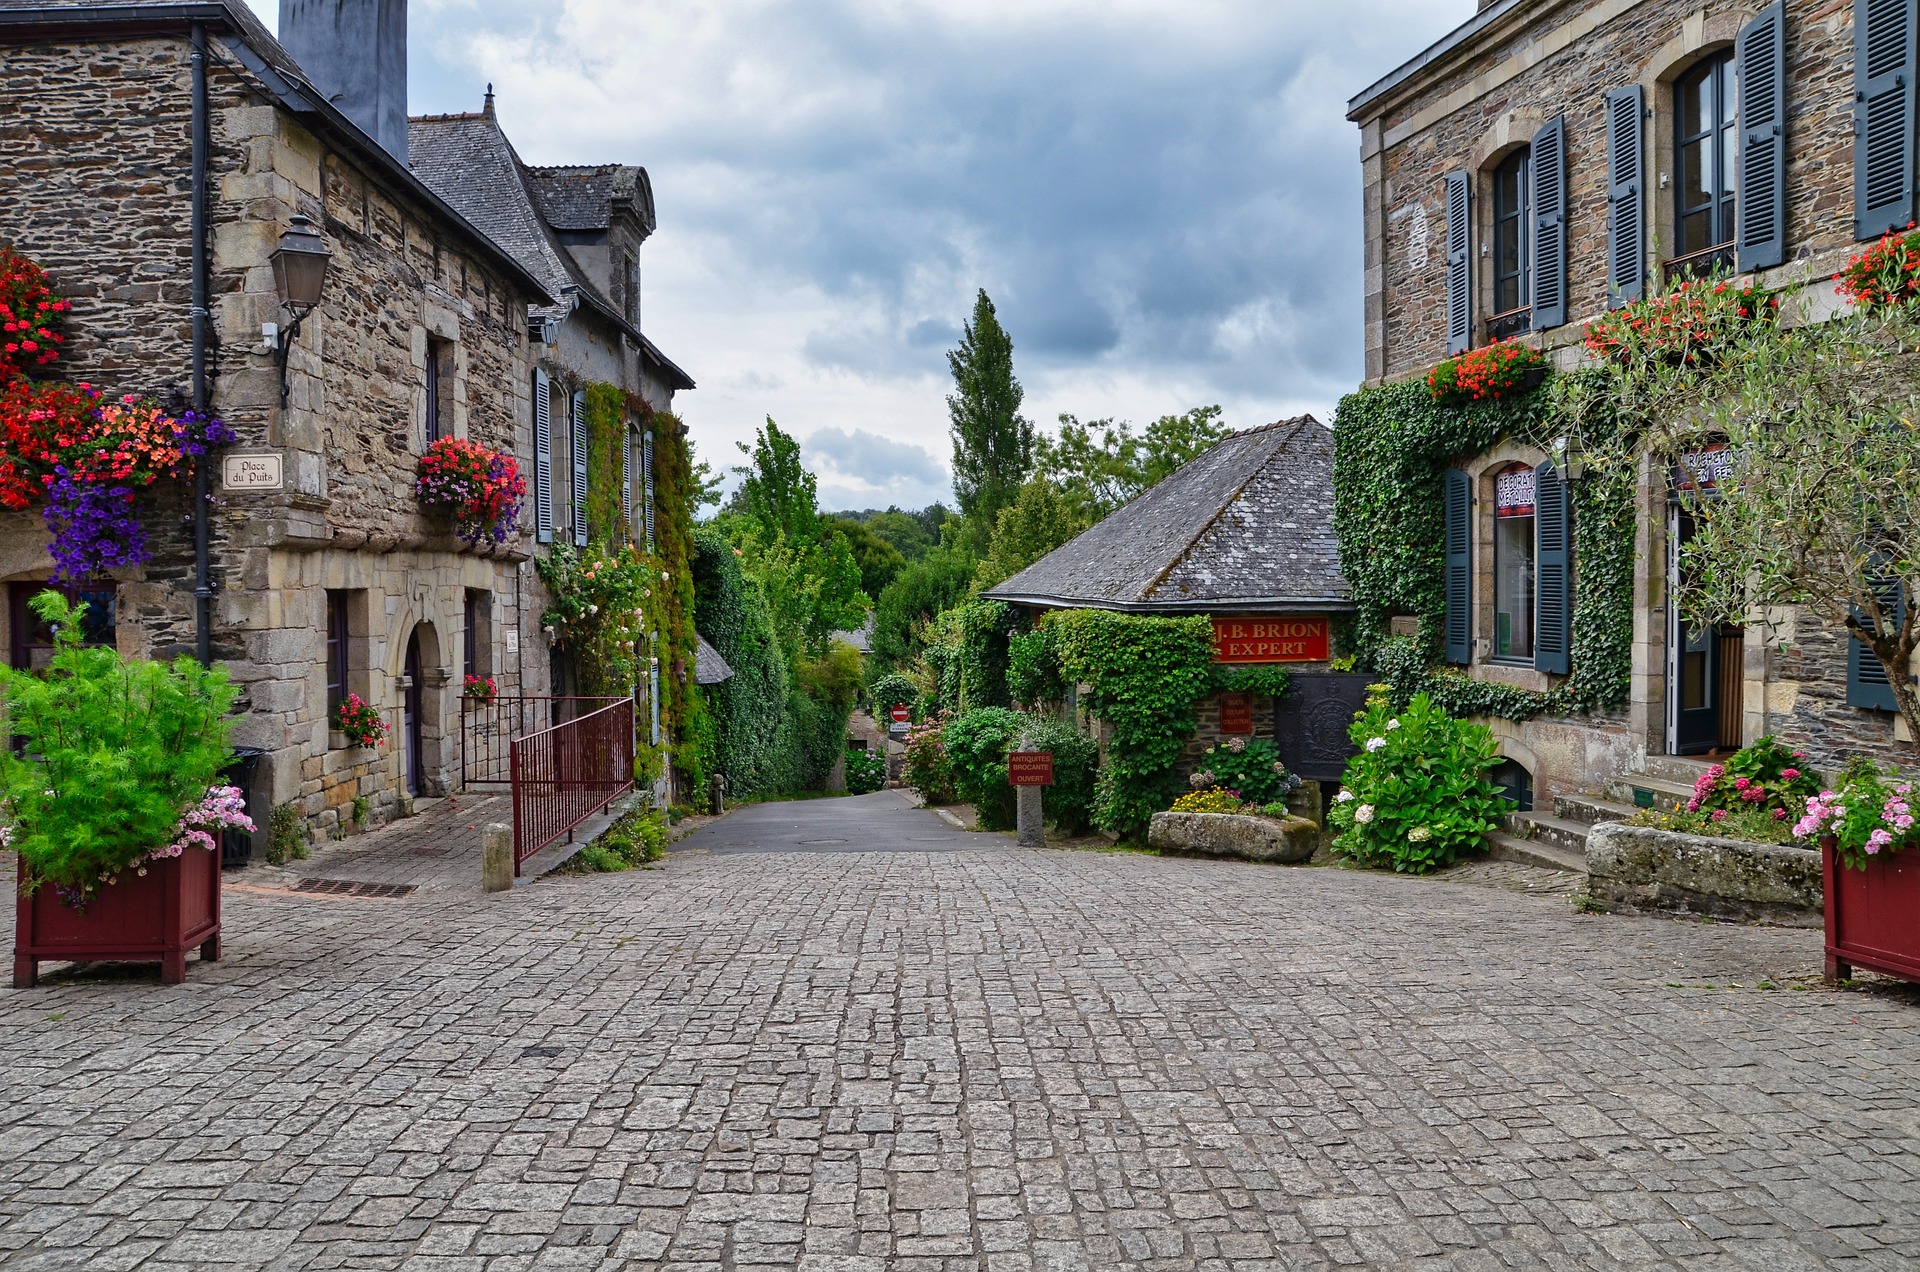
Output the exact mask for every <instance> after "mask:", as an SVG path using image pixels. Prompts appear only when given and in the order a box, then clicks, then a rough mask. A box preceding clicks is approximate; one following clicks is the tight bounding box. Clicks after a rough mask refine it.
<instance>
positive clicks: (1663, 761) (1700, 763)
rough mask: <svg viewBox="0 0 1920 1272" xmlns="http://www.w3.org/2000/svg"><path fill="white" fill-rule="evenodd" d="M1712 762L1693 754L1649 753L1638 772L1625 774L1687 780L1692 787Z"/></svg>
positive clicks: (1672, 780)
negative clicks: (1642, 774)
mask: <svg viewBox="0 0 1920 1272" xmlns="http://www.w3.org/2000/svg"><path fill="white" fill-rule="evenodd" d="M1712 763H1713V761H1712V760H1703V759H1700V758H1699V757H1698V756H1693V755H1649V756H1648V757H1647V758H1646V762H1645V763H1644V764H1642V765H1641V766H1640V770H1639V772H1638V773H1627V774H1624V776H1626V777H1629V778H1631V777H1637V776H1639V775H1640V774H1641V773H1644V774H1645V775H1646V776H1648V777H1659V778H1665V779H1666V780H1667V781H1670V782H1685V783H1686V784H1687V785H1688V786H1689V787H1691V786H1692V785H1693V784H1694V783H1695V782H1697V781H1699V780H1700V775H1701V774H1702V773H1704V772H1706V771H1707V768H1708V766H1710V765H1711V764H1712Z"/></svg>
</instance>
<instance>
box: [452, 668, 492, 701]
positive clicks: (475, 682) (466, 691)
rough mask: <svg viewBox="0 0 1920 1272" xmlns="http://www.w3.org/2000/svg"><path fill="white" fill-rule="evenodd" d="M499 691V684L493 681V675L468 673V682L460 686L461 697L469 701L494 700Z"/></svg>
mask: <svg viewBox="0 0 1920 1272" xmlns="http://www.w3.org/2000/svg"><path fill="white" fill-rule="evenodd" d="M499 692H500V690H499V686H497V685H495V684H494V683H493V677H492V676H476V675H473V674H472V673H468V675H467V679H466V683H465V684H463V685H461V686H460V695H461V697H463V698H466V699H467V700H468V701H469V702H492V701H493V700H494V698H495V697H497V696H499Z"/></svg>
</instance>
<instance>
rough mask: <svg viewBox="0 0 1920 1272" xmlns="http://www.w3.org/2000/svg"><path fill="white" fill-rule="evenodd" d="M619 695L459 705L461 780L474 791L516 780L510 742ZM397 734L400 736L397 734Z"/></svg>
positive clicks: (549, 727) (503, 699) (562, 722)
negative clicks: (478, 788) (509, 747)
mask: <svg viewBox="0 0 1920 1272" xmlns="http://www.w3.org/2000/svg"><path fill="white" fill-rule="evenodd" d="M619 701H620V699H618V698H495V699H494V700H493V701H492V702H474V701H472V700H471V699H467V700H463V701H462V702H461V704H460V708H461V709H460V781H461V785H462V786H464V787H466V788H467V789H469V790H471V789H474V788H476V787H484V786H506V785H509V784H510V783H511V782H512V781H513V772H512V768H511V758H512V757H511V756H510V754H509V752H508V744H509V743H511V742H512V741H513V740H514V739H515V738H523V737H525V736H527V735H528V734H529V733H538V732H540V731H541V730H542V729H551V728H552V727H553V726H554V725H556V724H565V723H566V722H567V721H568V720H571V719H574V718H575V717H576V716H583V715H585V714H587V712H589V711H597V710H599V709H600V708H601V707H604V706H606V705H607V704H608V703H612V702H619ZM395 736H396V737H397V736H399V735H398V734H397V733H396V734H395Z"/></svg>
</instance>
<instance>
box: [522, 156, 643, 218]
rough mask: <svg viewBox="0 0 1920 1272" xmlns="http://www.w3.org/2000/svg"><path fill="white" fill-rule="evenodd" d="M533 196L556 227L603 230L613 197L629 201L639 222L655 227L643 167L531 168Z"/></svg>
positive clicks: (613, 165) (600, 165)
mask: <svg viewBox="0 0 1920 1272" xmlns="http://www.w3.org/2000/svg"><path fill="white" fill-rule="evenodd" d="M528 173H529V175H530V177H531V178H532V184H533V192H534V197H535V198H536V199H538V200H539V201H540V211H541V212H542V213H544V214H545V216H546V218H547V224H549V225H551V226H553V228H554V229H556V230H604V229H606V228H607V227H608V225H609V224H610V223H611V222H612V219H613V205H614V203H615V202H616V201H624V202H631V203H632V204H633V205H634V211H635V212H636V213H637V214H638V215H639V217H640V221H641V224H642V226H643V227H644V228H645V230H646V232H647V233H649V234H651V233H653V230H654V216H653V183H652V182H651V181H649V180H648V179H647V170H646V169H645V168H635V167H630V166H628V165H626V164H619V163H603V164H591V165H565V166H561V167H554V168H530V169H528Z"/></svg>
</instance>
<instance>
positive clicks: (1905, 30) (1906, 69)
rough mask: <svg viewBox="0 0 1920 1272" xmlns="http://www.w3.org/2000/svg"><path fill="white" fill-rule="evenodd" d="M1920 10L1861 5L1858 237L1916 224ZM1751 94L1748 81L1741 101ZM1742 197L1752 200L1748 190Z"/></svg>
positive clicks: (1873, 1) (1886, 2) (1894, 4)
mask: <svg viewBox="0 0 1920 1272" xmlns="http://www.w3.org/2000/svg"><path fill="white" fill-rule="evenodd" d="M1778 7H1779V6H1777V5H1776V6H1775V8H1776V9H1777V8H1778ZM1916 11H1920V4H1916V0H1854V3H1853V100H1854V107H1853V219H1854V224H1853V234H1854V237H1855V238H1862V239H1870V238H1878V237H1879V236H1880V235H1882V234H1884V233H1886V232H1887V231H1888V230H1902V229H1905V228H1906V227H1907V223H1908V222H1910V221H1912V220H1913V101H1914V98H1913V76H1914V69H1915V67H1914V47H1915V42H1916V30H1915V27H1916V23H1915V14H1916ZM1768 12H1769V13H1771V12H1773V10H1771V9H1770V10H1768ZM1765 16H1766V14H1762V15H1761V17H1765ZM1758 20H1759V19H1755V21H1758ZM1742 38H1743V39H1744V32H1743V33H1742ZM1746 91H1747V90H1746V87H1745V85H1744V84H1743V85H1742V86H1741V89H1740V92H1741V96H1743V97H1744V96H1745V95H1746ZM1744 184H1745V181H1744V178H1743V180H1742V185H1743V186H1744ZM1740 197H1741V199H1742V200H1743V201H1744V200H1745V199H1746V197H1747V194H1746V191H1745V190H1744V189H1742V190H1741V192H1740ZM1741 264H1742V265H1743V266H1744V265H1745V264H1746V262H1745V261H1742V262H1741Z"/></svg>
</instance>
